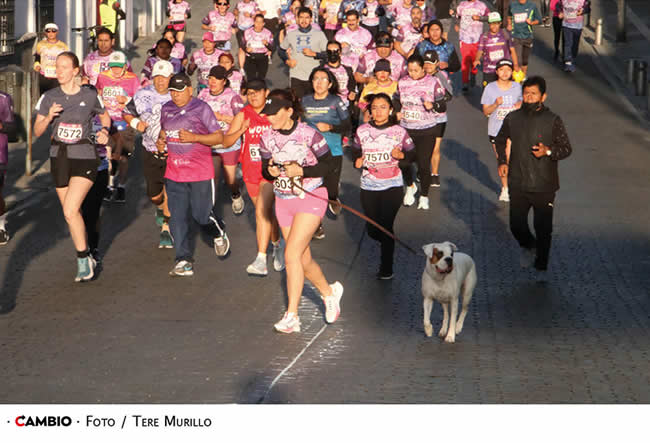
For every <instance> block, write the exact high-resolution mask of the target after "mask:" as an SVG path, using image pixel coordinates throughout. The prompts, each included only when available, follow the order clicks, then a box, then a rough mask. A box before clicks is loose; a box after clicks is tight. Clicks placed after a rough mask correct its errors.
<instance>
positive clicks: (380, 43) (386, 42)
mask: <svg viewBox="0 0 650 443" xmlns="http://www.w3.org/2000/svg"><path fill="white" fill-rule="evenodd" d="M392 44H393V37H391V36H390V34H384V35H380V36H378V37H377V39H376V40H375V47H377V48H390V46H391V45H392Z"/></svg>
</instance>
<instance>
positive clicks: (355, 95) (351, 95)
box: [348, 92, 357, 102]
mask: <svg viewBox="0 0 650 443" xmlns="http://www.w3.org/2000/svg"><path fill="white" fill-rule="evenodd" d="M356 98H357V93H356V92H350V93H348V100H350V101H351V102H353V101H354V99H356Z"/></svg>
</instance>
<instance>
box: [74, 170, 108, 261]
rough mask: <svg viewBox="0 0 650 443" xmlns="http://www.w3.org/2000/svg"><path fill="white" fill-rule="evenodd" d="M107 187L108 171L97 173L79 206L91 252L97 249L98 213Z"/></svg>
mask: <svg viewBox="0 0 650 443" xmlns="http://www.w3.org/2000/svg"><path fill="white" fill-rule="evenodd" d="M107 186H108V169H104V170H103V171H97V179H96V180H95V183H94V184H93V186H92V188H90V191H88V194H87V195H86V198H85V199H84V201H83V203H82V204H81V216H82V217H83V219H84V224H85V225H86V233H87V235H88V248H89V249H90V250H91V251H93V250H94V249H97V248H98V247H99V213H100V211H101V208H102V201H103V200H104V196H105V195H106V187H107Z"/></svg>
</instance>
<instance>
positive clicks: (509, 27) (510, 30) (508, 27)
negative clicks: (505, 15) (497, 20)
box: [506, 23, 512, 32]
mask: <svg viewBox="0 0 650 443" xmlns="http://www.w3.org/2000/svg"><path fill="white" fill-rule="evenodd" d="M506 29H507V30H508V32H512V23H508V25H507V26H506Z"/></svg>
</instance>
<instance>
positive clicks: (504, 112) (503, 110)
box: [497, 107, 514, 120]
mask: <svg viewBox="0 0 650 443" xmlns="http://www.w3.org/2000/svg"><path fill="white" fill-rule="evenodd" d="M513 110H514V108H509V107H508V108H500V109H497V120H503V119H504V118H506V115H508V114H510V113H511V112H512V111H513Z"/></svg>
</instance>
